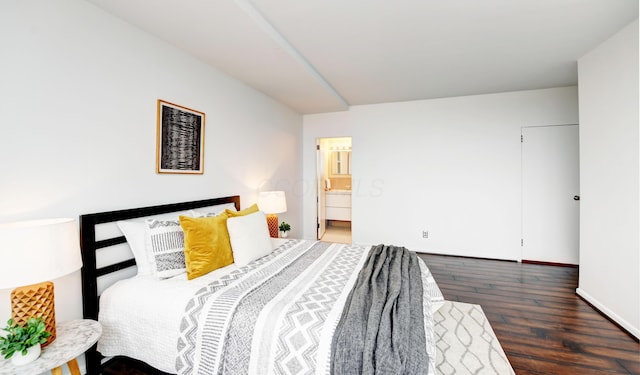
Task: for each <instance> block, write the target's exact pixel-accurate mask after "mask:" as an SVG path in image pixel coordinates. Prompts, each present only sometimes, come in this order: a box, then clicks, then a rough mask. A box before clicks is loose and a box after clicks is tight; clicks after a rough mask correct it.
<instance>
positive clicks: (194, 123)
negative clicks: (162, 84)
mask: <svg viewBox="0 0 640 375" xmlns="http://www.w3.org/2000/svg"><path fill="white" fill-rule="evenodd" d="M157 136H158V139H157V160H156V172H158V173H190V174H203V173H204V113H203V112H199V111H195V110H193V109H189V108H186V107H183V106H180V105H177V104H173V103H169V102H166V101H164V100H158V135H157Z"/></svg>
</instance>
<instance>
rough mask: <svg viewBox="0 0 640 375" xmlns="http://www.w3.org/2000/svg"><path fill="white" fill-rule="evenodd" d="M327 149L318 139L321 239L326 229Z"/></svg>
mask: <svg viewBox="0 0 640 375" xmlns="http://www.w3.org/2000/svg"><path fill="white" fill-rule="evenodd" d="M326 175H327V174H326V172H325V151H324V150H323V149H322V146H321V142H319V141H316V197H317V199H316V200H317V204H318V206H317V211H316V212H317V215H316V220H317V223H316V228H317V233H316V239H318V240H319V239H321V238H322V236H324V232H325V230H326V222H327V221H326V220H325V218H326V217H327V215H326V212H325V211H326V207H325V204H324V201H325V186H324V184H325V176H326Z"/></svg>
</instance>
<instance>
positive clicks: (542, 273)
mask: <svg viewBox="0 0 640 375" xmlns="http://www.w3.org/2000/svg"><path fill="white" fill-rule="evenodd" d="M420 256H421V257H422V259H424V260H425V262H426V263H427V265H428V266H429V268H430V269H431V272H432V273H433V275H434V277H435V279H436V281H437V283H438V285H439V286H440V289H441V290H442V293H443V294H444V297H445V299H447V300H451V301H460V302H466V303H475V304H478V305H481V306H482V309H483V310H484V312H485V314H486V316H487V319H489V322H490V323H491V326H492V327H493V330H494V332H495V333H496V336H497V337H498V340H499V341H500V343H501V344H502V348H503V349H504V351H505V353H506V354H507V357H508V358H509V361H510V362H511V365H512V366H513V369H514V370H515V372H516V374H518V375H527V374H545V375H548V374H580V375H589V374H640V344H638V342H637V341H636V340H635V339H633V338H632V337H631V336H629V335H628V334H627V333H626V332H624V331H622V330H621V329H620V328H618V327H617V326H616V325H614V324H613V323H611V322H610V321H609V320H607V319H606V318H604V317H603V316H602V315H600V314H599V313H598V312H597V311H596V310H594V309H593V308H592V307H591V306H589V305H588V304H587V303H586V302H584V301H583V300H582V299H581V298H579V297H578V296H577V295H576V294H575V289H576V287H577V286H578V268H573V267H560V266H548V265H537V264H522V263H516V262H507V261H497V260H485V259H470V258H460V257H449V256H441V255H426V254H421V255H420Z"/></svg>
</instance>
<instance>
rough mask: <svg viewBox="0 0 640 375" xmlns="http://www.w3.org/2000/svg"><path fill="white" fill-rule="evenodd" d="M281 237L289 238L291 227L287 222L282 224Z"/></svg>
mask: <svg viewBox="0 0 640 375" xmlns="http://www.w3.org/2000/svg"><path fill="white" fill-rule="evenodd" d="M279 228H280V237H282V238H287V237H288V236H289V231H290V230H291V225H289V224H287V223H286V222H285V221H283V222H282V223H280V227H279Z"/></svg>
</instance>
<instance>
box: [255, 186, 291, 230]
mask: <svg viewBox="0 0 640 375" xmlns="http://www.w3.org/2000/svg"><path fill="white" fill-rule="evenodd" d="M258 208H260V211H262V212H264V213H265V214H267V225H268V226H269V235H270V236H271V237H272V238H278V215H277V214H281V213H283V212H287V200H286V199H285V197H284V191H263V192H261V193H260V194H259V195H258Z"/></svg>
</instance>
